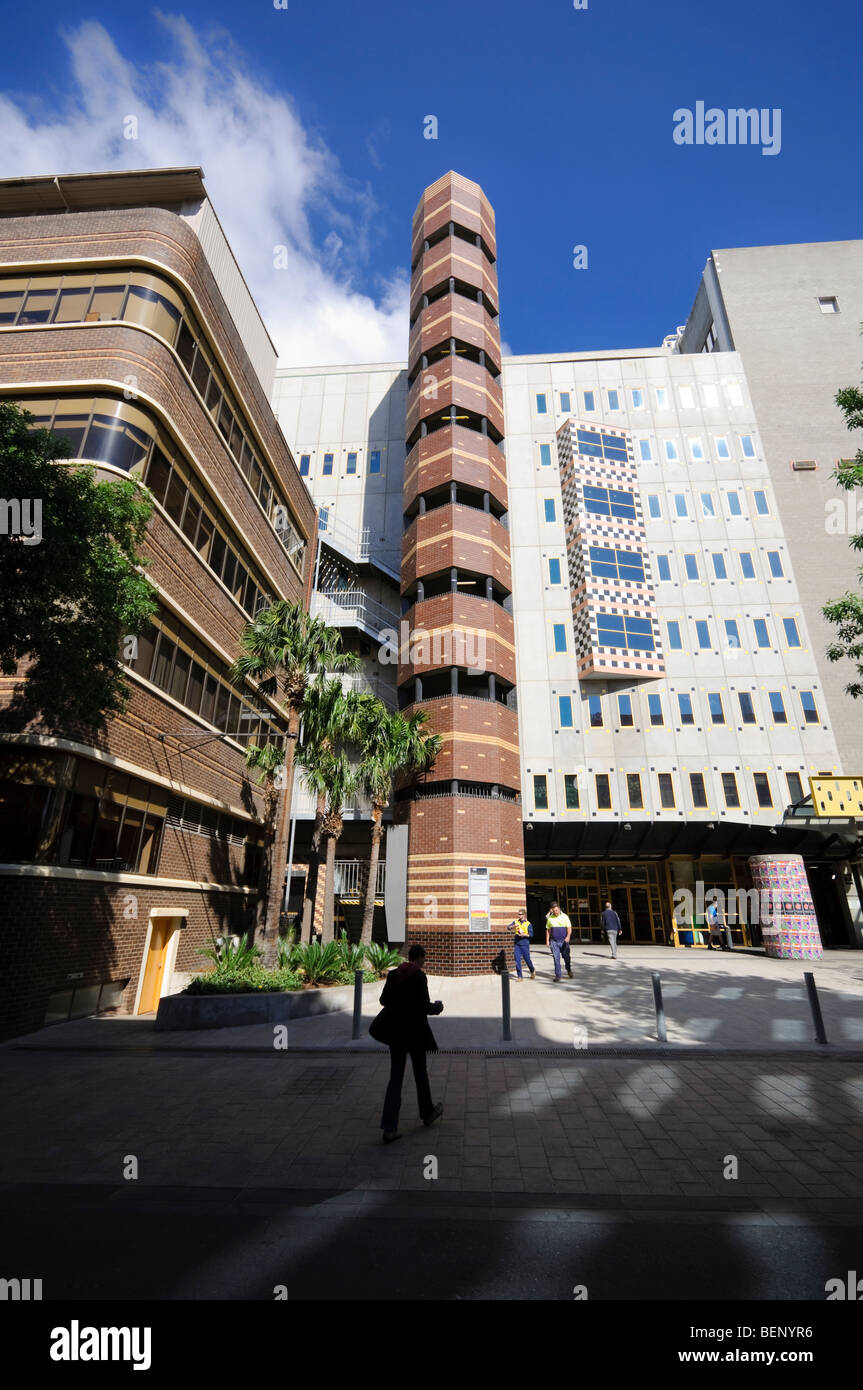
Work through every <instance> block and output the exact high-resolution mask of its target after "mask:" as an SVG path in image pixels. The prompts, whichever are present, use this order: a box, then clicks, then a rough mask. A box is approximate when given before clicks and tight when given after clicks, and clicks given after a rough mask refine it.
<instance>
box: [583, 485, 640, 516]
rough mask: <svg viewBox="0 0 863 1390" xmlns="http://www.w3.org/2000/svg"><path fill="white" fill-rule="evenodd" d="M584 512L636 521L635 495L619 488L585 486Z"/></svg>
mask: <svg viewBox="0 0 863 1390" xmlns="http://www.w3.org/2000/svg"><path fill="white" fill-rule="evenodd" d="M582 497H583V499H584V510H585V511H587V512H591V513H592V514H593V515H594V516H619V517H621V518H622V519H623V520H626V521H635V519H636V516H635V494H634V493H632V492H624V491H621V490H619V489H617V488H607V487H594V486H592V485H590V484H585V485H584V487H583V488H582Z"/></svg>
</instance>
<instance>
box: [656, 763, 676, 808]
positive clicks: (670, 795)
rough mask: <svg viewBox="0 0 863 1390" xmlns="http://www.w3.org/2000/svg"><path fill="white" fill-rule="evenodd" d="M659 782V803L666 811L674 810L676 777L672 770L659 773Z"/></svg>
mask: <svg viewBox="0 0 863 1390" xmlns="http://www.w3.org/2000/svg"><path fill="white" fill-rule="evenodd" d="M657 780H658V782H659V804H660V806H661V807H662V808H663V810H665V811H673V810H674V806H675V804H676V803H675V800H674V779H673V778H672V776H671V773H670V772H660V773H658V774H657Z"/></svg>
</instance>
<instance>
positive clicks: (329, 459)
mask: <svg viewBox="0 0 863 1390" xmlns="http://www.w3.org/2000/svg"><path fill="white" fill-rule="evenodd" d="M323 471H324V473H332V471H333V456H332V454H324V469H323Z"/></svg>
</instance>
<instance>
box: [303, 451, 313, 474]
mask: <svg viewBox="0 0 863 1390" xmlns="http://www.w3.org/2000/svg"><path fill="white" fill-rule="evenodd" d="M311 466H312V458H311V454H300V477H301V478H307V477H308V476H309V469H310V468H311Z"/></svg>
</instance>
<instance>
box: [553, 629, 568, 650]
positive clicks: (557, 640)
mask: <svg viewBox="0 0 863 1390" xmlns="http://www.w3.org/2000/svg"><path fill="white" fill-rule="evenodd" d="M554 650H555V651H556V652H565V651H566V625H565V624H564V623H555V625H554Z"/></svg>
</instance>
